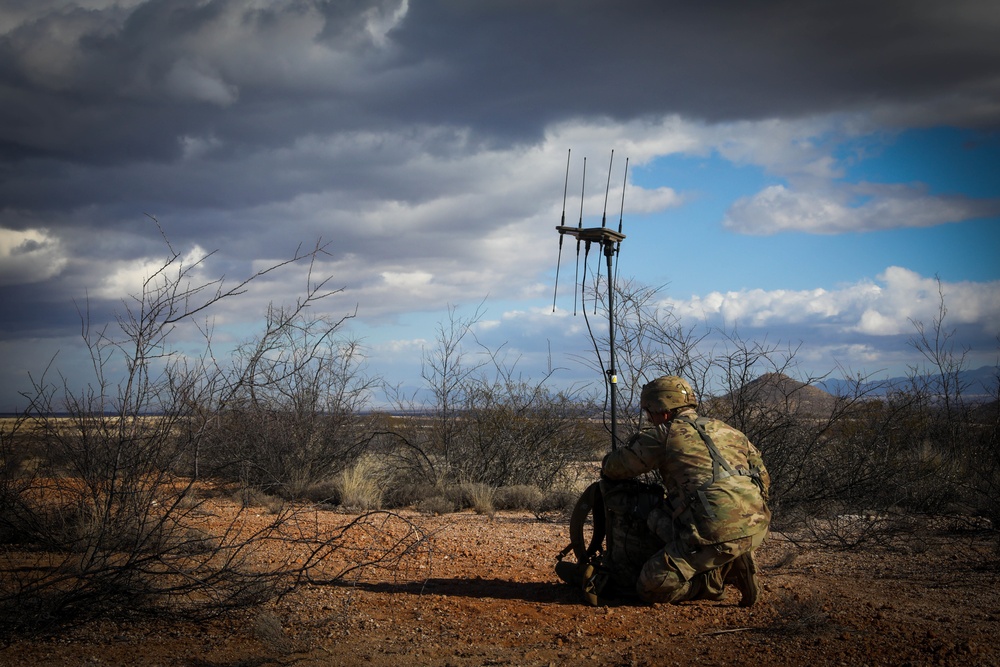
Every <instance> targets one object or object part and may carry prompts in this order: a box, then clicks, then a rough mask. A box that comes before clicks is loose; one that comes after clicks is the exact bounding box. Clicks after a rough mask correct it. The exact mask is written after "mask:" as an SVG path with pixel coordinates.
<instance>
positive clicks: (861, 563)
mask: <svg viewBox="0 0 1000 667" xmlns="http://www.w3.org/2000/svg"><path fill="white" fill-rule="evenodd" d="M214 518H215V520H220V521H221V520H224V519H225V512H224V511H223V509H222V508H220V510H219V512H217V513H215V514H214ZM351 518H352V517H351V516H349V515H344V514H338V513H335V512H322V513H320V517H319V521H320V522H321V523H325V524H326V525H327V527H328V528H329V529H330V530H333V529H334V528H335V527H336V526H337V525H340V524H342V523H344V522H346V521H349V520H350V519H351ZM405 518H406V519H407V520H408V521H412V522H413V523H414V524H415V525H418V526H419V527H420V528H421V530H423V531H426V533H427V534H428V537H427V538H426V540H425V541H424V542H423V543H422V546H424V547H426V549H425V550H422V551H421V554H420V555H419V556H418V557H415V558H413V559H410V560H409V561H408V562H407V563H406V564H405V565H406V566H405V568H404V569H398V568H397V569H396V570H395V571H392V572H390V571H385V570H370V571H366V572H363V573H360V576H357V577H350V578H349V580H346V581H344V582H341V583H337V584H331V583H319V584H314V585H308V586H305V587H303V588H302V589H301V590H299V591H298V592H296V593H295V594H293V595H292V596H290V597H288V598H285V599H282V600H279V601H276V602H273V603H268V604H267V605H265V606H262V607H261V608H259V609H254V610H250V611H246V612H241V613H239V614H236V615H234V616H231V617H229V618H225V619H219V620H215V621H212V622H208V623H186V622H172V623H165V622H163V621H157V622H152V621H146V622H137V623H126V622H114V621H106V622H101V623H92V624H88V625H85V626H82V627H76V628H72V629H65V630H62V631H60V632H59V633H57V634H53V635H52V636H47V637H36V638H33V639H32V640H30V641H27V640H21V641H18V642H15V643H13V644H11V645H7V646H4V647H3V648H2V649H0V665H5V666H10V667H40V666H43V665H144V666H145V665H149V666H152V665H163V666H164V667H166V666H175V665H182V666H190V667H210V666H211V667H223V666H227V667H237V666H245V667H250V666H255V665H302V666H310V665H361V664H367V665H373V666H375V667H388V666H392V667H403V666H404V665H442V666H443V665H454V666H459V665H564V664H576V665H579V664H595V665H674V664H677V665H687V664H698V665H731V664H746V665H795V666H800V665H806V664H809V665H852V666H853V665H1000V641H998V640H1000V586H998V583H1000V566H998V562H1000V553H998V551H997V546H996V535H995V533H993V534H990V533H972V532H965V533H959V532H955V531H953V530H952V531H944V530H928V531H927V532H926V534H924V535H922V536H921V537H920V539H919V540H914V541H912V542H911V543H910V544H909V545H908V546H907V547H905V548H902V549H894V550H882V551H877V552H868V553H846V552H839V551H832V550H825V549H817V548H805V547H802V546H800V545H797V544H796V543H795V542H793V541H791V540H790V539H789V536H786V535H782V534H780V533H779V534H773V535H772V536H771V538H770V539H769V541H768V542H767V543H766V544H765V546H764V547H763V548H762V549H761V551H760V552H759V554H760V555H759V563H760V566H761V569H762V575H761V576H762V581H763V588H764V590H763V595H762V599H761V601H760V602H759V603H758V604H757V605H756V606H754V607H752V608H750V609H744V608H740V607H738V606H737V604H736V603H737V602H738V601H739V593H738V592H737V591H735V590H734V591H731V592H730V593H729V595H728V596H727V598H726V599H725V600H723V601H719V602H704V601H699V602H693V603H684V604H680V605H656V606H646V605H637V604H621V605H614V606H608V607H603V608H593V607H589V606H586V605H585V604H583V602H582V597H581V595H580V594H579V592H578V591H576V590H574V589H573V588H571V587H570V586H568V585H566V584H563V583H562V582H561V581H559V579H558V578H557V577H556V576H555V573H554V570H553V566H554V563H555V556H556V554H557V553H558V552H559V551H560V550H561V549H562V547H563V546H565V545H566V543H567V541H568V539H567V525H566V522H565V521H564V520H560V519H552V520H549V521H540V520H538V519H536V518H535V517H534V516H531V515H527V514H508V513H500V514H497V515H496V516H494V517H488V516H482V515H476V514H473V513H461V514H451V515H445V516H435V517H428V516H420V515H416V514H409V515H405ZM389 520H390V521H391V520H392V518H391V517H390V518H389ZM401 523H402V522H401ZM271 556H275V557H281V555H280V554H274V555H271ZM260 557H261V558H265V559H267V558H269V557H270V556H269V555H268V554H266V553H262V554H260Z"/></svg>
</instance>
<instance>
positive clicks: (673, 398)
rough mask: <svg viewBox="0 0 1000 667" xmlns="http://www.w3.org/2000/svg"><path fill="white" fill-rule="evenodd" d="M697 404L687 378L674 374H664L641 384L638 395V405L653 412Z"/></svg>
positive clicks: (695, 405)
mask: <svg viewBox="0 0 1000 667" xmlns="http://www.w3.org/2000/svg"><path fill="white" fill-rule="evenodd" d="M697 405H698V397H697V396H695V393H694V389H692V388H691V385H690V384H688V381H687V380H685V379H684V378H682V377H678V376H676V375H664V376H663V377H660V378H656V379H655V380H653V381H652V382H650V383H648V384H646V385H643V387H642V394H640V396H639V407H640V408H642V409H643V410H649V411H650V412H654V413H659V412H667V411H669V410H676V409H678V408H684V407H692V408H693V407H697Z"/></svg>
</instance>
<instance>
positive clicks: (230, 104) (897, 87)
mask: <svg viewBox="0 0 1000 667" xmlns="http://www.w3.org/2000/svg"><path fill="white" fill-rule="evenodd" d="M398 6H399V5H398V3H395V2H386V3H382V4H375V3H360V2H285V3H275V4H273V5H271V6H267V7H265V8H258V7H254V6H253V5H251V4H250V3H243V2H238V1H237V0H211V1H208V2H192V1H178V0H169V1H168V0H153V1H151V2H145V3H141V4H139V5H138V6H135V7H128V6H112V7H110V8H106V9H99V10H86V9H63V10H60V11H58V12H57V11H53V12H51V13H48V14H44V15H41V16H39V17H38V18H36V19H34V20H31V21H27V22H24V23H22V24H20V25H18V26H17V27H15V28H14V29H13V30H10V31H8V32H7V34H5V35H3V37H2V38H0V55H2V57H0V63H3V65H0V85H2V92H0V99H2V100H3V105H2V110H0V127H2V128H3V129H0V133H2V134H0V146H3V155H4V157H5V160H8V161H9V160H17V159H23V158H24V157H25V156H28V155H36V156H40V157H42V156H49V157H59V158H62V159H67V160H71V161H85V162H98V163H100V162H108V161H115V160H120V159H127V158H131V159H139V158H147V159H154V160H168V159H171V158H174V157H177V156H178V155H179V152H180V150H181V149H180V147H179V146H178V144H177V137H179V136H185V135H191V136H199V135H202V134H205V133H209V132H211V133H213V134H215V135H216V136H218V137H219V138H220V140H223V141H224V142H225V143H226V145H227V146H228V147H229V148H228V150H231V151H238V150H239V147H240V146H244V147H245V146H279V145H283V144H285V143H287V142H288V141H290V140H291V139H292V138H294V137H295V136H301V134H302V133H304V132H310V131H314V132H324V131H331V130H333V129H337V130H339V131H343V130H345V129H352V128H355V129H358V128H364V127H373V126H374V127H378V126H387V127H390V126H394V125H398V124H409V123H413V122H424V123H432V124H435V125H439V124H456V125H468V126H471V127H473V128H475V129H476V130H477V131H478V132H480V133H482V135H483V136H484V137H493V138H494V139H498V140H502V141H511V140H514V141H516V140H521V139H527V140H530V139H532V138H533V137H536V136H537V135H538V133H539V132H540V131H541V130H542V128H544V127H545V125H546V124H547V123H549V122H551V121H553V120H556V119H560V118H566V117H575V116H589V115H607V116H611V117H616V118H629V117H636V116H641V115H644V114H664V113H674V112H675V113H680V114H683V115H686V116H689V117H696V118H703V119H707V120H710V121H715V120H732V119H747V118H761V117H769V116H775V117H789V116H795V115H803V114H810V113H819V112H826V111H830V110H838V109H842V110H850V109H852V108H855V107H857V106H859V105H862V104H864V105H872V104H887V105H891V104H892V103H895V102H907V103H912V102H916V101H921V100H922V101H925V102H928V103H934V102H935V101H940V100H945V99H950V100H953V101H954V102H955V103H956V104H957V103H959V102H960V103H961V104H960V106H961V108H962V113H963V114H964V115H965V117H964V118H957V119H956V118H951V119H949V121H950V122H955V121H956V120H957V121H959V122H967V123H970V124H975V123H978V122H982V114H983V107H984V106H988V107H989V108H992V109H994V110H995V106H994V105H995V104H996V100H997V95H998V93H1000V91H998V86H1000V84H998V82H997V79H996V72H997V70H998V63H1000V40H998V39H996V36H997V28H998V17H997V14H998V11H997V10H996V9H995V8H994V6H992V5H991V4H990V3H983V2H973V1H967V2H952V3H947V4H945V3H939V2H928V1H924V2H913V1H902V0H901V1H898V2H876V3H872V2H867V1H865V2H860V1H858V2H838V3H827V2H802V1H794V2H793V1H789V2H766V3H761V2H756V3H748V2H741V1H730V2H713V3H688V2H662V1H656V2H594V1H591V2H586V1H584V2H581V1H579V0H573V1H568V0H567V1H564V2H509V1H507V0H502V1H501V0H487V1H477V2H471V3H470V2H455V1H443V0H442V1H437V2H435V1H432V0H422V1H420V2H413V3H412V4H410V5H409V8H408V10H407V12H406V15H405V17H403V19H402V20H401V21H400V22H399V23H398V25H396V27H395V28H393V29H392V30H390V31H389V32H388V34H385V35H383V34H380V33H378V32H377V28H378V26H380V25H383V24H384V25H385V26H386V27H388V25H390V24H391V23H392V17H393V12H394V11H395V10H396V9H397V8H398ZM213 44H214V45H215V46H213ZM311 49H314V50H311ZM319 50H322V56H323V57H325V60H324V59H323V58H319V56H318V55H317V54H318V52H319ZM314 57H315V58H319V60H318V61H317V62H309V59H310V58H314ZM993 119H994V120H995V116H994V117H993Z"/></svg>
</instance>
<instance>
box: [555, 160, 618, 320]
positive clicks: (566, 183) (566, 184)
mask: <svg viewBox="0 0 1000 667" xmlns="http://www.w3.org/2000/svg"><path fill="white" fill-rule="evenodd" d="M572 152H573V149H572V148H570V149H569V150H567V151H566V180H565V181H564V182H563V208H562V217H561V218H560V219H559V224H560V225H565V224H566V192H567V190H568V188H569V156H570V153H572ZM621 226H622V223H621V220H619V221H618V231H621ZM562 246H563V235H562V234H560V235H559V256H558V258H557V259H556V286H555V289H553V290H552V312H553V313H554V312H556V297H557V296H558V295H559V265H560V264H562Z"/></svg>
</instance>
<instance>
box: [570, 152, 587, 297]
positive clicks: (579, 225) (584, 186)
mask: <svg viewBox="0 0 1000 667" xmlns="http://www.w3.org/2000/svg"><path fill="white" fill-rule="evenodd" d="M586 191H587V158H586V157H584V158H583V184H582V185H581V186H580V222H579V223H578V224H577V226H576V228H577V229H578V230H582V229H583V195H584V193H585V192H586ZM576 284H577V285H579V284H580V236H579V234H578V235H577V237H576ZM580 300H581V302H582V301H583V299H582V298H581V299H580ZM580 305H581V306H582V305H583V304H582V303H581V304H580ZM573 314H574V315H576V289H575V288H574V289H573Z"/></svg>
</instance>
